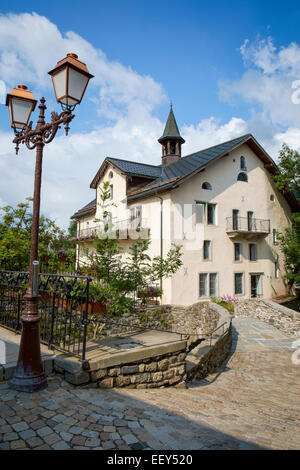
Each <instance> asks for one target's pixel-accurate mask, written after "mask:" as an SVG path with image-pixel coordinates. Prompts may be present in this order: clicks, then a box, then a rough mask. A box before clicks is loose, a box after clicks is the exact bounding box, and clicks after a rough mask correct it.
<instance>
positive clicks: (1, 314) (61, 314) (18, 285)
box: [0, 271, 91, 360]
mask: <svg viewBox="0 0 300 470" xmlns="http://www.w3.org/2000/svg"><path fill="white" fill-rule="evenodd" d="M28 276H29V273H28V272H17V271H0V324H1V325H2V326H4V327H6V328H9V329H11V330H15V331H17V330H20V329H21V314H22V311H23V310H24V307H25V302H24V299H23V296H24V294H25V291H26V288H27V285H28ZM90 281H91V278H90V277H87V276H77V275H76V276H72V275H66V274H42V273H41V274H39V294H40V299H39V313H40V315H41V322H40V337H41V342H42V343H44V344H47V345H48V347H49V348H56V349H59V350H62V351H65V352H68V353H72V354H73V355H75V356H78V357H80V358H82V359H83V360H84V359H85V354H86V341H87V337H88V336H89V333H88V324H89V321H88V303H89V283H90Z"/></svg>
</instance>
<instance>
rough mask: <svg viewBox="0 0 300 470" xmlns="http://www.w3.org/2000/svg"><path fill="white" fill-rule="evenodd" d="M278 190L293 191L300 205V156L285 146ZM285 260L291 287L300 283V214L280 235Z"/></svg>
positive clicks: (279, 163)
mask: <svg viewBox="0 0 300 470" xmlns="http://www.w3.org/2000/svg"><path fill="white" fill-rule="evenodd" d="M274 181H275V184H276V186H277V188H278V189H280V190H283V191H291V192H292V193H293V194H294V196H295V197H296V199H297V201H298V203H299V204H300V154H299V153H298V152H297V151H296V150H293V149H291V148H290V147H289V146H288V145H287V144H285V143H284V144H283V145H282V148H281V150H280V153H279V162H278V173H277V174H276V175H274ZM278 239H279V242H280V247H281V250H282V252H283V254H284V258H285V269H286V274H285V277H286V279H288V281H289V284H290V286H292V285H293V284H295V283H296V284H299V283H300V213H299V212H296V213H294V214H293V216H292V227H291V228H288V229H286V230H285V231H284V232H282V233H279V234H278Z"/></svg>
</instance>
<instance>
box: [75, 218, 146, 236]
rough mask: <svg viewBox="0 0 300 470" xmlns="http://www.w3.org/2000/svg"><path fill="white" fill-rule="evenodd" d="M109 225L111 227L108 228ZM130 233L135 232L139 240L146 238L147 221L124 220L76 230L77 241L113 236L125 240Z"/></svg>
mask: <svg viewBox="0 0 300 470" xmlns="http://www.w3.org/2000/svg"><path fill="white" fill-rule="evenodd" d="M110 225H111V226H110ZM130 231H135V232H137V234H138V237H139V238H143V237H144V236H145V237H146V235H147V236H148V228H147V220H146V219H140V218H137V219H126V220H122V221H120V222H116V223H111V224H109V223H108V224H104V223H101V224H97V225H94V226H93V227H86V228H83V229H78V230H77V239H79V238H97V237H99V238H101V237H104V236H108V235H111V236H115V237H116V238H120V239H122V238H124V239H127V238H128V236H130V235H131V234H130V233H128V232H130Z"/></svg>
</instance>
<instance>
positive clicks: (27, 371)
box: [8, 314, 47, 393]
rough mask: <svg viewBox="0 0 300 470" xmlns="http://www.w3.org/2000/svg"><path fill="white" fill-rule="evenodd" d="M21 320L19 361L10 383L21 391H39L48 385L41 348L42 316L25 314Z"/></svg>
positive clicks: (10, 385)
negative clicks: (40, 326) (40, 325)
mask: <svg viewBox="0 0 300 470" xmlns="http://www.w3.org/2000/svg"><path fill="white" fill-rule="evenodd" d="M21 321H22V325H23V328H22V337H21V344H20V351H19V358H18V363H17V367H16V370H15V373H14V376H13V377H12V379H11V380H10V381H9V382H8V385H9V387H10V388H12V389H13V390H18V391H20V392H28V393H32V392H38V391H39V390H42V389H44V388H45V387H47V378H46V375H45V373H44V371H43V363H42V358H41V348H40V328H39V322H40V316H39V315H28V314H25V315H23V316H22V318H21Z"/></svg>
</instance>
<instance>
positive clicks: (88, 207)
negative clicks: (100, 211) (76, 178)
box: [71, 199, 96, 219]
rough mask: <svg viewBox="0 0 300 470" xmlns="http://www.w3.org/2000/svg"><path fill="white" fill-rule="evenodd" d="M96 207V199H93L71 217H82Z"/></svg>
mask: <svg viewBox="0 0 300 470" xmlns="http://www.w3.org/2000/svg"><path fill="white" fill-rule="evenodd" d="M95 209H96V199H93V200H92V201H91V202H89V203H88V204H87V205H86V206H84V207H83V208H82V209H79V210H78V211H77V212H75V214H73V215H72V216H71V219H77V218H78V217H82V216H83V215H88V214H90V213H92V212H94V210H95Z"/></svg>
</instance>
